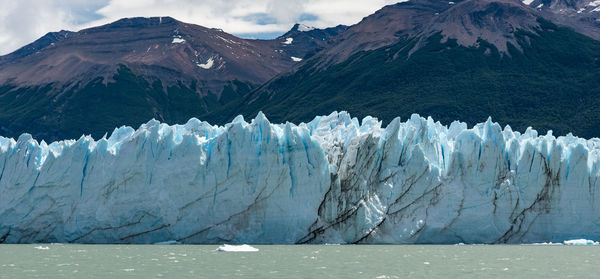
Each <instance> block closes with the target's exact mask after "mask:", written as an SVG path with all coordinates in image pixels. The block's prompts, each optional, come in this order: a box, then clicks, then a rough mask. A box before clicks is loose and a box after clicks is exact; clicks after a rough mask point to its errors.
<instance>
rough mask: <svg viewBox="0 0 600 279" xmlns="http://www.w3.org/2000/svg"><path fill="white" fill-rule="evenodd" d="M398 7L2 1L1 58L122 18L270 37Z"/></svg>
mask: <svg viewBox="0 0 600 279" xmlns="http://www.w3.org/2000/svg"><path fill="white" fill-rule="evenodd" d="M394 2H397V1H390V0H210V1H208V0H205V1H198V0H161V1H159V0H87V1H84V0H44V1H39V0H0V7H2V8H1V9H0V55H2V54H6V53H9V52H12V51H14V50H16V49H17V48H19V47H21V46H23V45H25V44H28V43H30V42H32V41H34V40H36V39H37V38H39V37H41V36H43V35H44V34H45V33H47V32H52V31H59V30H62V29H65V30H72V31H77V30H80V29H83V28H87V27H92V26H97V25H101V24H106V23H109V22H112V21H115V20H118V19H120V18H124V17H135V16H144V17H150V16H171V17H174V18H176V19H178V20H181V21H184V22H189V23H194V24H199V25H203V26H206V27H214V28H221V29H223V30H224V31H226V32H229V33H233V34H237V35H244V34H252V36H254V37H261V38H266V37H269V36H276V34H281V33H284V32H286V31H287V30H289V29H290V28H291V27H292V25H293V24H294V23H296V22H301V23H304V24H307V25H310V26H314V27H318V28H325V27H330V26H335V25H338V24H346V25H351V24H355V23H357V22H358V21H360V20H361V19H362V18H363V17H365V16H367V15H369V14H371V13H373V12H375V11H376V10H378V9H380V8H381V7H383V6H384V5H387V4H392V3H394ZM32 7H35V8H32ZM261 34H263V35H261Z"/></svg>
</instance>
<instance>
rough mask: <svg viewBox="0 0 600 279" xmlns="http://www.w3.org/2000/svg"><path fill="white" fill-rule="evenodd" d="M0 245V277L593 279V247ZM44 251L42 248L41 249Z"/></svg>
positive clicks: (595, 265)
mask: <svg viewBox="0 0 600 279" xmlns="http://www.w3.org/2000/svg"><path fill="white" fill-rule="evenodd" d="M217 247H218V246H217V245H61V244H54V245H39V244H36V245H0V278H11V279H12V278H598V276H599V275H598V268H599V266H600V259H599V255H600V250H599V249H600V247H598V246H585V247H573V246H532V245H447V246H446V245H302V246H292V245H268V246H260V245H258V246H254V247H256V248H259V249H260V251H258V252H237V253H234V252H217V251H215V250H216V248H217ZM46 248H47V249H46Z"/></svg>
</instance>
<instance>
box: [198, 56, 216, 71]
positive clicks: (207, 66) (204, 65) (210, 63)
mask: <svg viewBox="0 0 600 279" xmlns="http://www.w3.org/2000/svg"><path fill="white" fill-rule="evenodd" d="M214 64H215V59H214V58H213V57H211V58H208V60H206V63H197V64H196V65H198V67H200V68H202V69H205V70H208V69H210V68H212V66H213V65H214Z"/></svg>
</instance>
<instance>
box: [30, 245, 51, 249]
mask: <svg viewBox="0 0 600 279" xmlns="http://www.w3.org/2000/svg"><path fill="white" fill-rule="evenodd" d="M33 248H35V249H38V250H50V247H48V246H35V247H33Z"/></svg>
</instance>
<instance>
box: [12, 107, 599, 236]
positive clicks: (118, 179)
mask: <svg viewBox="0 0 600 279" xmlns="http://www.w3.org/2000/svg"><path fill="white" fill-rule="evenodd" d="M381 126H382V125H381V122H380V121H378V120H377V119H375V118H372V117H366V118H365V119H363V120H362V121H361V122H359V121H358V119H356V118H351V117H350V115H348V114H347V113H345V112H341V113H337V112H334V113H332V114H330V115H328V116H320V117H316V118H315V119H314V120H313V121H311V122H309V123H301V124H300V125H294V124H290V123H286V124H271V123H269V122H268V120H267V119H266V118H265V116H264V115H263V114H262V113H261V114H259V115H258V116H257V117H256V118H255V119H253V120H252V121H251V122H250V123H247V122H246V121H245V120H244V119H243V118H242V117H238V118H236V119H234V120H233V121H232V123H230V124H227V125H225V126H212V125H210V124H208V123H206V122H201V121H199V120H197V119H191V120H190V121H188V123H186V124H185V125H174V126H168V125H166V124H161V123H159V122H157V121H155V120H152V121H150V122H148V123H146V124H144V125H142V126H141V127H140V128H139V129H137V130H134V129H132V128H129V127H122V128H118V129H115V131H114V132H113V133H112V135H111V136H110V138H108V139H107V138H102V139H100V140H98V141H95V140H93V139H92V138H90V137H81V138H80V139H79V140H77V141H75V140H67V141H61V142H53V143H51V144H47V143H45V142H43V141H42V142H39V143H38V142H37V141H35V140H34V139H32V138H31V136H29V135H27V134H25V135H22V136H21V137H19V139H18V140H16V141H15V140H14V139H10V138H3V137H0V242H5V243H28V242H77V243H157V242H164V241H169V240H174V241H177V242H181V243H223V242H226V243H253V244H258V243H535V242H561V241H563V240H565V239H574V238H586V239H595V240H598V239H600V214H598V212H599V211H598V208H600V203H599V202H600V196H599V195H600V183H599V182H598V178H599V177H600V140H599V139H591V140H584V139H580V138H576V137H573V136H571V135H568V136H565V137H558V138H556V137H554V136H553V135H552V134H551V133H549V134H547V135H545V136H538V135H537V132H536V131H534V130H532V129H528V130H527V131H526V132H525V133H523V134H521V133H519V132H514V131H512V130H511V129H510V127H508V126H507V127H506V128H504V129H501V127H500V126H499V125H498V124H496V123H493V122H492V121H491V120H488V121H487V122H485V123H481V124H477V125H475V126H474V127H473V128H471V129H468V128H467V125H466V124H465V123H460V122H453V123H452V124H451V125H450V126H449V127H446V126H443V125H441V124H440V123H439V122H434V121H433V120H432V119H431V118H428V119H425V118H421V117H419V116H418V115H413V116H412V117H411V118H410V119H408V120H407V121H406V122H401V121H400V120H399V119H395V120H394V121H392V122H391V123H390V124H389V125H388V126H387V127H386V128H382V127H381Z"/></svg>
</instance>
